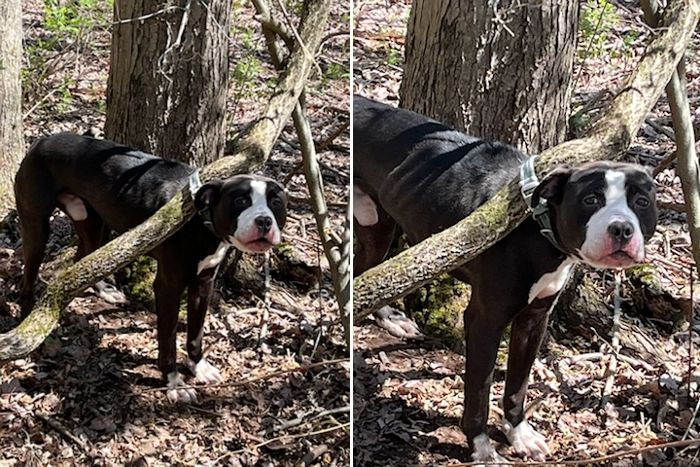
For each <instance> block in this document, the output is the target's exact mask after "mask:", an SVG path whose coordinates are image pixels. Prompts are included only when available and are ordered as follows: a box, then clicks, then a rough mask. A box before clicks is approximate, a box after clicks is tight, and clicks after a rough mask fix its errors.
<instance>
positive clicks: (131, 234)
mask: <svg viewBox="0 0 700 467" xmlns="http://www.w3.org/2000/svg"><path fill="white" fill-rule="evenodd" d="M311 4H312V5H311V7H310V8H309V9H308V14H307V16H306V17H305V18H304V19H303V21H302V26H301V31H300V35H301V37H303V39H304V42H305V44H306V47H307V48H308V49H311V50H317V48H318V45H319V43H320V41H321V38H322V36H323V32H324V30H325V29H326V23H327V19H328V12H329V8H330V0H312V1H311ZM312 66H313V62H312V60H310V58H309V57H308V54H307V53H306V52H304V50H302V49H300V48H296V49H294V51H293V52H292V54H291V55H290V58H289V62H288V65H287V68H286V70H285V72H284V73H283V74H282V75H281V76H280V78H279V81H278V85H277V90H276V92H274V93H273V95H272V97H271V98H270V100H269V101H268V104H267V107H266V108H265V111H264V112H263V114H262V116H261V117H260V119H259V120H258V121H257V122H256V123H255V124H254V125H253V126H252V127H251V128H250V129H249V131H248V133H247V135H246V136H245V137H244V138H242V139H241V140H240V141H239V142H238V145H237V147H236V154H234V155H232V156H227V157H223V158H221V159H219V160H217V161H214V162H213V163H211V164H209V165H208V166H206V167H205V168H204V169H203V170H202V172H201V178H202V181H204V182H206V181H209V180H212V179H216V178H227V177H230V176H231V175H234V174H239V173H246V172H250V171H253V170H255V169H257V168H260V167H261V166H262V164H263V163H264V162H265V161H266V159H267V157H268V156H269V154H270V152H271V151H272V147H273V145H274V144H275V141H276V140H277V138H278V136H279V134H280V133H281V132H282V129H283V128H284V125H285V123H286V122H287V120H288V118H289V116H290V115H291V113H292V111H293V110H294V107H295V106H296V103H297V101H298V100H299V96H300V95H301V92H302V90H303V88H304V86H305V83H306V79H307V77H308V76H309V74H310V71H311V68H312ZM194 214H195V209H194V205H193V202H192V198H191V194H190V191H189V187H185V188H183V190H182V191H181V192H180V193H178V194H177V195H175V196H174V197H173V198H172V199H171V200H170V201H169V202H168V203H167V204H166V205H165V206H163V207H162V208H161V209H160V210H158V212H156V213H155V214H154V215H153V216H152V217H151V218H150V219H148V220H147V221H146V222H144V223H143V224H141V225H139V226H138V227H135V228H133V229H132V230H130V231H128V232H126V233H124V234H123V235H121V236H119V237H118V238H116V239H115V240H113V241H111V242H109V243H108V244H107V245H105V246H104V247H102V248H100V249H99V250H97V251H95V252H93V253H91V254H90V255H88V256H86V257H85V258H83V259H82V260H80V261H79V262H78V263H76V264H74V265H73V266H71V267H69V268H67V269H65V270H64V271H62V272H61V273H59V274H58V275H57V277H56V278H55V279H54V280H53V281H52V282H51V283H50V284H49V285H48V287H47V288H46V291H45V292H44V295H43V296H42V297H41V299H40V300H39V302H38V303H37V305H36V306H35V308H34V309H33V310H32V312H31V313H30V315H29V316H28V317H27V318H26V319H25V320H24V321H22V323H20V325H19V326H17V327H16V328H15V329H12V330H11V331H9V332H7V333H5V334H2V335H0V360H8V359H14V358H18V357H21V356H23V355H26V354H28V353H29V352H31V351H32V350H34V349H36V348H37V347H38V346H39V345H40V344H41V343H42V342H43V341H44V339H45V338H46V337H47V336H48V335H49V334H50V333H51V331H52V330H53V329H54V327H55V326H56V324H57V322H58V319H59V317H60V314H61V310H63V309H64V308H65V306H66V305H67V304H68V303H69V302H70V300H71V299H72V298H73V297H74V296H75V295H77V294H78V293H79V292H80V291H81V290H84V289H85V288H87V287H89V286H90V285H92V284H94V283H95V282H97V281H98V280H100V279H102V278H104V277H105V276H106V275H108V274H110V273H112V272H114V271H116V270H117V269H119V268H121V267H124V266H126V265H127V264H129V263H130V262H131V261H133V260H134V258H136V257H137V256H139V255H141V254H143V253H145V252H147V251H150V250H152V249H153V248H154V247H156V246H157V245H159V244H160V243H161V242H163V241H164V240H165V239H167V238H168V237H169V236H170V235H172V234H173V233H175V232H176V231H177V230H178V229H179V228H180V227H182V226H183V225H184V224H185V223H186V222H187V221H189V220H190V219H191V218H192V217H193V216H194Z"/></svg>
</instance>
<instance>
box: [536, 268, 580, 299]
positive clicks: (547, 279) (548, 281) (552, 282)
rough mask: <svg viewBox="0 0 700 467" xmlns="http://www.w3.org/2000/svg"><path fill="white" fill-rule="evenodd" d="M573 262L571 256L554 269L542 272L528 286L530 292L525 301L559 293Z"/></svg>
mask: <svg viewBox="0 0 700 467" xmlns="http://www.w3.org/2000/svg"><path fill="white" fill-rule="evenodd" d="M575 262H576V261H575V260H573V259H571V258H566V259H565V260H564V261H563V262H562V263H561V264H560V265H559V267H558V268H557V269H556V270H555V271H552V272H548V273H546V274H543V275H542V277H540V278H539V279H538V280H537V282H535V283H534V284H533V285H532V287H530V294H529V296H528V299H527V302H528V303H532V302H533V301H534V300H535V299H536V298H545V297H551V296H552V295H555V294H557V293H559V291H560V290H561V289H562V288H563V287H564V286H565V285H566V280H567V279H568V278H569V272H571V266H573V265H574V263H575Z"/></svg>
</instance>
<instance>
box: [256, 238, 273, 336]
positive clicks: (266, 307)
mask: <svg viewBox="0 0 700 467" xmlns="http://www.w3.org/2000/svg"><path fill="white" fill-rule="evenodd" d="M263 271H264V273H265V283H264V287H265V291H264V292H263V303H262V317H261V318H260V321H261V322H260V334H259V335H258V347H260V346H261V345H262V344H263V343H264V342H265V339H266V338H267V323H268V321H270V252H269V251H266V252H265V259H264V265H263Z"/></svg>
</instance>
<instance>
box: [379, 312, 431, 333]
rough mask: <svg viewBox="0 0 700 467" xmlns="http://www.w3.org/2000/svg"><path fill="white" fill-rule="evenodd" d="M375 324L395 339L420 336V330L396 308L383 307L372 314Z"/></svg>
mask: <svg viewBox="0 0 700 467" xmlns="http://www.w3.org/2000/svg"><path fill="white" fill-rule="evenodd" d="M374 317H375V318H376V321H377V324H378V325H379V326H380V327H382V328H384V329H386V330H387V331H388V332H389V334H391V335H392V336H395V337H400V338H403V339H405V338H407V337H417V336H420V335H421V332H420V329H418V326H417V325H416V323H414V322H413V320H412V319H410V318H407V317H406V315H405V314H404V313H403V312H402V311H400V310H397V309H396V308H392V307H390V306H383V307H381V308H380V309H379V310H377V311H376V312H375V313H374Z"/></svg>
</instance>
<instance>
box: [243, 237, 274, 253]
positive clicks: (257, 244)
mask: <svg viewBox="0 0 700 467" xmlns="http://www.w3.org/2000/svg"><path fill="white" fill-rule="evenodd" d="M243 246H244V247H245V249H246V250H247V251H250V252H253V253H263V252H265V251H267V250H269V249H270V248H272V247H273V246H275V245H274V244H273V243H272V242H271V241H270V240H268V239H266V238H265V237H260V238H257V239H255V240H251V241H249V242H246V243H244V244H243Z"/></svg>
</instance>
